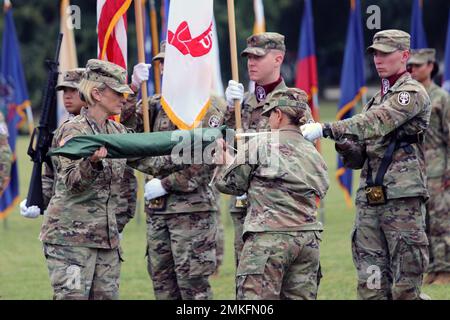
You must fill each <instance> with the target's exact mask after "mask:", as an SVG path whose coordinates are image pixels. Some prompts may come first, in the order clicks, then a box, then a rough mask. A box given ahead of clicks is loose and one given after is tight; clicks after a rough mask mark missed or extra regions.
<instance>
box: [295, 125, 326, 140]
mask: <svg viewBox="0 0 450 320" xmlns="http://www.w3.org/2000/svg"><path fill="white" fill-rule="evenodd" d="M300 130H301V131H302V135H303V137H304V138H305V139H306V140H308V141H311V142H312V141H314V140H316V139H319V138H322V137H323V127H322V124H321V123H307V124H304V125H302V126H301V127H300Z"/></svg>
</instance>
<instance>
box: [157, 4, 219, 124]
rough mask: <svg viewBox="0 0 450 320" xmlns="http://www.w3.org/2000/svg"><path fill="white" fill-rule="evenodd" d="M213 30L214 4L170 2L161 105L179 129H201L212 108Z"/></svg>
mask: <svg viewBox="0 0 450 320" xmlns="http://www.w3.org/2000/svg"><path fill="white" fill-rule="evenodd" d="M212 29H213V0H189V1H185V0H172V1H171V2H170V11H169V23H168V30H167V45H166V57H165V63H164V76H163V84H162V98H161V104H162V106H163V108H164V111H165V112H166V113H167V115H168V116H169V118H170V120H172V122H173V123H174V124H175V125H176V126H177V127H178V128H179V129H192V128H195V127H196V126H198V124H199V123H200V121H201V120H202V118H203V117H204V115H205V113H206V111H207V110H208V108H209V106H210V94H211V86H212V83H211V82H212V77H211V73H212V72H213V59H212V57H213V54H212V53H213V52H212V48H213V30H212ZM180 93H182V94H180Z"/></svg>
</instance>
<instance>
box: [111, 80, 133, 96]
mask: <svg viewBox="0 0 450 320" xmlns="http://www.w3.org/2000/svg"><path fill="white" fill-rule="evenodd" d="M105 84H106V85H107V86H108V87H110V88H111V89H113V90H114V91H117V92H120V93H129V94H133V93H134V92H133V90H131V88H130V87H129V86H128V85H126V84H120V83H108V82H105Z"/></svg>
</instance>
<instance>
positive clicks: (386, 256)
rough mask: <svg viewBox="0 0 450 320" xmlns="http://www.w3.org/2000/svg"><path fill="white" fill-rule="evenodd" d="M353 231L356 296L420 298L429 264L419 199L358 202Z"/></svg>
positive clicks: (421, 205)
mask: <svg viewBox="0 0 450 320" xmlns="http://www.w3.org/2000/svg"><path fill="white" fill-rule="evenodd" d="M356 205H357V215H356V220H355V227H354V230H353V233H352V254H353V262H354V264H355V266H356V269H357V273H358V287H357V292H358V298H359V299H394V300H400V299H401V300H404V299H408V300H412V299H419V295H420V289H421V285H422V279H423V273H424V271H425V270H426V268H427V265H428V240H427V236H426V234H425V205H424V202H423V200H422V198H403V199H393V200H389V201H388V203H387V204H385V205H380V206H369V205H367V204H366V203H357V204H356Z"/></svg>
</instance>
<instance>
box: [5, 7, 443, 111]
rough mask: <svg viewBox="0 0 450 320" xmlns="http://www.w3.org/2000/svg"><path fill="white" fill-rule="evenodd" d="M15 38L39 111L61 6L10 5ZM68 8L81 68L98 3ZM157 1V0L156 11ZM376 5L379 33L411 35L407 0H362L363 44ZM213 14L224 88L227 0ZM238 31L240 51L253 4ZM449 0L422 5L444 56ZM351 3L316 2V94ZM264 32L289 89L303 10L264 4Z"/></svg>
mask: <svg viewBox="0 0 450 320" xmlns="http://www.w3.org/2000/svg"><path fill="white" fill-rule="evenodd" d="M12 4H13V8H14V19H15V23H16V28H17V34H18V37H19V41H20V44H21V55H22V62H23V64H24V70H25V74H26V80H27V84H28V90H29V95H30V99H31V101H32V105H33V108H34V109H36V108H39V105H40V100H41V94H42V92H41V90H42V86H43V85H44V84H45V77H46V72H45V67H44V60H45V59H46V58H51V57H53V55H54V50H55V44H56V37H57V34H58V31H59V19H60V16H59V10H60V8H59V1H56V0H41V1H31V0H12ZM71 4H72V5H78V6H79V7H80V9H81V29H79V30H74V34H75V40H76V47H77V54H78V61H79V64H80V66H82V65H84V64H85V63H86V61H87V60H88V59H90V58H94V57H96V56H97V34H96V1H94V0H71ZM159 4H160V0H156V5H157V7H158V8H159ZM370 5H378V6H379V7H380V9H381V28H382V29H390V28H398V29H403V30H405V31H408V32H409V29H410V16H411V5H412V1H410V0H396V1H392V0H391V1H389V0H372V1H369V0H362V2H361V7H362V12H361V15H362V19H363V24H364V37H365V45H366V46H368V45H369V44H370V42H371V39H372V36H373V34H374V33H375V32H376V31H377V30H369V29H367V28H366V27H365V21H366V19H367V18H368V17H369V14H367V13H366V9H367V7H368V6H370ZM214 6H215V8H214V12H215V18H216V23H217V28H218V35H219V41H220V44H219V45H220V55H221V65H222V77H223V81H224V85H226V83H227V81H228V79H229V78H230V76H231V71H230V68H231V67H230V57H229V44H228V41H229V39H228V22H227V2H226V0H215V3H214ZM235 6H236V29H237V39H238V52H240V51H241V50H243V48H244V47H245V39H246V38H247V37H248V36H249V35H250V34H251V33H252V29H253V22H254V16H253V1H251V0H236V1H235ZM449 6H450V3H449V1H448V0H425V1H424V17H423V18H424V25H425V31H426V33H427V38H428V44H429V46H431V47H435V48H436V49H437V51H438V58H442V57H443V51H444V47H445V36H446V34H445V33H446V29H447V21H448V12H449V11H448V9H449ZM349 8H350V1H349V0H314V1H313V14H314V19H315V20H314V27H315V33H316V34H315V36H316V39H315V40H316V52H317V62H318V71H319V89H320V90H321V92H323V90H324V89H325V88H327V87H337V86H338V85H339V79H340V73H341V67H342V59H343V54H344V45H345V35H346V30H347V18H348V14H349ZM264 9H265V18H266V29H267V31H276V32H280V33H282V34H284V35H285V36H286V46H287V55H286V62H285V65H284V68H283V76H284V77H285V79H286V81H287V83H288V84H291V85H292V84H293V82H294V80H295V79H294V76H295V69H294V68H295V62H296V57H297V50H298V42H299V32H300V21H301V16H302V10H303V1H301V0H264ZM0 33H3V15H1V16H0ZM239 60H240V79H241V81H243V82H244V83H245V82H246V81H247V75H246V64H245V63H246V61H245V60H244V59H239ZM136 61H137V51H136V39H135V26H134V9H133V7H130V10H129V12H128V66H129V72H131V70H132V67H133V65H134V64H135V63H136ZM366 64H367V68H366V78H367V80H368V83H369V84H370V83H375V82H376V75H375V74H374V69H373V67H372V62H371V57H370V56H366Z"/></svg>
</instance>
